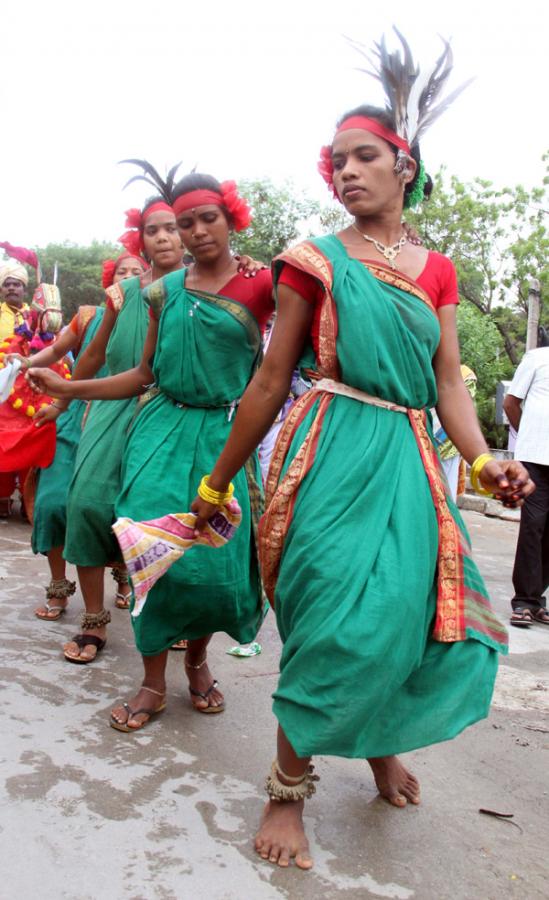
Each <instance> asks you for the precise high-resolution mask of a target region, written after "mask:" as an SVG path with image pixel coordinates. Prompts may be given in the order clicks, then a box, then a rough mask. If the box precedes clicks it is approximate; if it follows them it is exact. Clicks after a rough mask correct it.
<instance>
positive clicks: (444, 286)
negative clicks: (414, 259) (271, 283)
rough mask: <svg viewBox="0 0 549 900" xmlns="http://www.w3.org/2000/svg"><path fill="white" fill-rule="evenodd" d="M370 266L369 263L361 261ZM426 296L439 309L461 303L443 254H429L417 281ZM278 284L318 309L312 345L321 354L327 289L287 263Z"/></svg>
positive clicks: (454, 280) (452, 265) (451, 267)
mask: <svg viewBox="0 0 549 900" xmlns="http://www.w3.org/2000/svg"><path fill="white" fill-rule="evenodd" d="M360 262H364V263H366V262H368V260H364V259H362V260H360ZM415 282H416V284H418V285H419V286H420V287H421V288H423V290H424V291H425V293H426V294H428V295H429V297H430V299H431V302H432V303H433V306H434V307H435V309H440V307H441V306H449V305H450V304H455V303H459V296H458V286H457V276H456V270H455V268H454V264H453V262H452V261H451V260H450V259H448V257H447V256H444V255H443V254H442V253H436V251H434V250H429V254H428V256H427V262H426V263H425V267H424V269H423V271H422V272H421V273H420V275H418V277H417V278H416V279H415ZM278 284H285V285H287V286H288V287H290V288H292V289H293V290H294V291H295V292H296V293H297V294H299V296H300V297H302V298H303V299H304V300H306V301H307V303H313V304H314V306H315V311H314V316H313V322H312V325H311V341H312V344H313V349H314V351H315V353H318V338H319V331H320V307H321V301H322V295H323V289H322V287H321V285H320V284H319V283H318V281H317V280H316V279H315V278H313V276H312V275H307V273H306V272H302V271H301V270H300V269H295V268H294V267H293V266H292V265H290V264H289V263H284V266H283V268H282V271H281V273H280V277H279V279H278Z"/></svg>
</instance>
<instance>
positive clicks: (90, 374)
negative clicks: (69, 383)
mask: <svg viewBox="0 0 549 900" xmlns="http://www.w3.org/2000/svg"><path fill="white" fill-rule="evenodd" d="M116 318H117V313H116V312H115V311H114V310H113V309H111V307H110V306H107V308H106V309H105V312H104V313H103V318H102V320H101V324H100V325H99V328H98V329H97V332H96V333H95V335H94V336H93V338H92V340H91V341H90V343H89V344H88V346H87V347H86V349H85V350H84V352H83V353H81V354H80V356H79V357H78V361H77V363H76V366H75V367H74V371H73V373H72V377H73V380H74V381H84V380H85V379H87V378H94V376H95V375H97V373H98V372H99V369H100V368H101V366H103V365H104V364H105V354H106V351H107V344H108V343H109V338H110V336H111V334H112V330H113V328H114V326H115V324H116Z"/></svg>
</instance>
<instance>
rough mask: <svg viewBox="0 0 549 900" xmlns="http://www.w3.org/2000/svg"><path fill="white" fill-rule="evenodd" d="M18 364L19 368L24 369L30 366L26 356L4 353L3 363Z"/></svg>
mask: <svg viewBox="0 0 549 900" xmlns="http://www.w3.org/2000/svg"><path fill="white" fill-rule="evenodd" d="M16 361H17V362H20V363H21V368H22V369H26V368H28V366H29V365H30V361H29V359H28V358H27V357H26V356H21V354H20V353H6V355H5V357H4V362H6V363H9V362H10V363H12V362H16Z"/></svg>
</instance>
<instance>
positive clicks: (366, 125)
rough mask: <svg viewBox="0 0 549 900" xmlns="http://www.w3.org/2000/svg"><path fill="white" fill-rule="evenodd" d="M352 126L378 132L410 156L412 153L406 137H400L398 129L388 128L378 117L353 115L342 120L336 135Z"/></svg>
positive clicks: (379, 135) (374, 132)
mask: <svg viewBox="0 0 549 900" xmlns="http://www.w3.org/2000/svg"><path fill="white" fill-rule="evenodd" d="M351 128H360V129H361V130H362V131H370V132H371V133H372V134H377V136H378V137H380V138H383V140H384V141H388V142H389V144H394V145H395V147H398V149H399V150H404V152H405V153H407V154H408V156H409V155H410V147H409V145H408V143H407V142H406V141H405V140H404V138H401V137H399V136H398V134H397V133H396V131H392V130H391V129H390V128H386V127H385V125H382V124H381V122H378V121H377V120H376V119H369V118H368V117H367V116H351V117H350V118H349V119H345V121H344V122H342V124H341V125H340V126H339V128H338V129H337V131H336V135H338V134H340V133H341V132H342V131H349V130H350V129H351Z"/></svg>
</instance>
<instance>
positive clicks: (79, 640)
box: [63, 634, 107, 666]
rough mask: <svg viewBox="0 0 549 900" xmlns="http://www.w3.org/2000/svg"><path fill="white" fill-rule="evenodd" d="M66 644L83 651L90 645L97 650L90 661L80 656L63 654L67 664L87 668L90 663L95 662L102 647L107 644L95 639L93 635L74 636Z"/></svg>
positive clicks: (98, 638) (95, 636)
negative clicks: (75, 664)
mask: <svg viewBox="0 0 549 900" xmlns="http://www.w3.org/2000/svg"><path fill="white" fill-rule="evenodd" d="M68 643H74V644H76V645H77V647H79V648H80V650H83V649H84V647H86V646H87V645H88V644H91V645H92V647H96V648H97V653H96V654H95V656H94V657H93V658H92V659H82V657H80V656H68V655H67V653H63V656H64V657H65V659H67V660H68V661H69V662H72V663H77V664H79V665H81V666H87V665H89V664H90V663H92V662H95V660H96V659H97V656H98V654H99V653H101V651H102V649H103V647H104V646H105V644H106V643H107V641H106V640H103V639H102V638H100V637H97V635H95V634H75V636H74V637H73V638H71V640H70V641H69V642H68Z"/></svg>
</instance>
